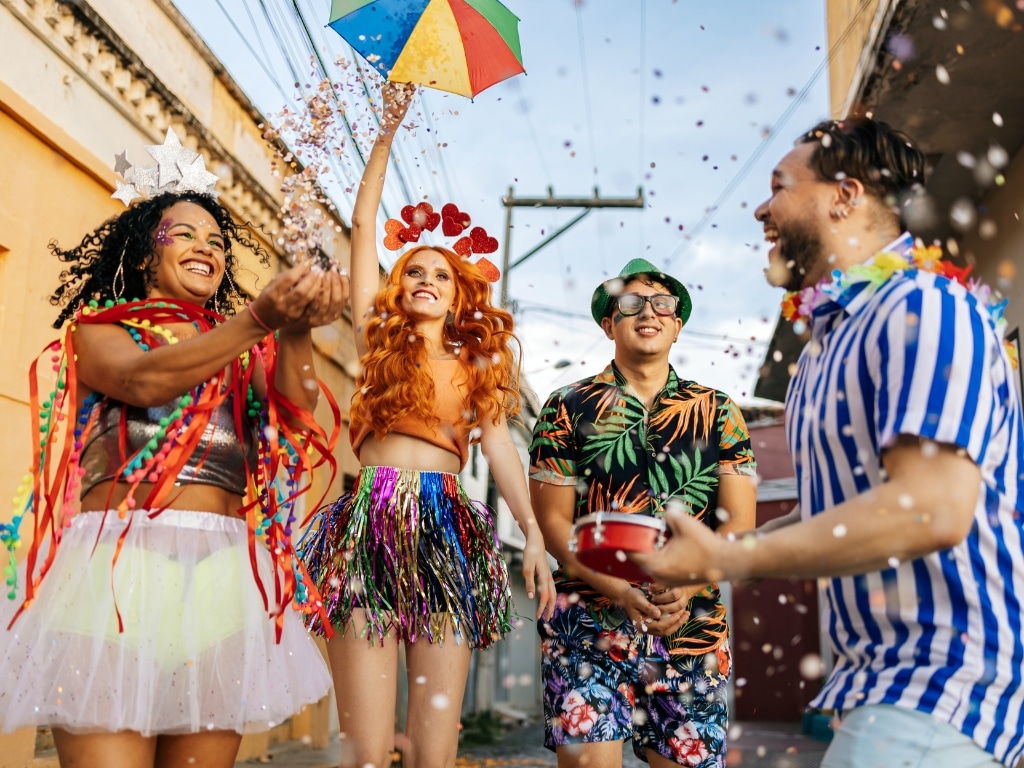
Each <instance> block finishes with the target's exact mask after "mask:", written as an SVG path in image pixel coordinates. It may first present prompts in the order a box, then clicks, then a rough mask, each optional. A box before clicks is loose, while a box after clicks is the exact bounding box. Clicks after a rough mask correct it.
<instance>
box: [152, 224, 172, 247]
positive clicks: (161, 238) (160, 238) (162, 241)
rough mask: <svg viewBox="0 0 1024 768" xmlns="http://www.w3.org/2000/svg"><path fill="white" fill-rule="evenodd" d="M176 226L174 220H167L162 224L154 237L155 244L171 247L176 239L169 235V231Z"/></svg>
mask: <svg viewBox="0 0 1024 768" xmlns="http://www.w3.org/2000/svg"><path fill="white" fill-rule="evenodd" d="M173 226H174V220H173V219H170V218H167V219H164V220H163V221H161V222H160V226H159V227H157V230H156V234H154V235H153V242H155V243H156V244H157V245H171V244H172V243H173V242H174V238H173V237H171V236H170V235H168V234H167V231H168V230H169V229H170V228H171V227H173Z"/></svg>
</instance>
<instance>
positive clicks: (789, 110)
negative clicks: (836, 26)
mask: <svg viewBox="0 0 1024 768" xmlns="http://www.w3.org/2000/svg"><path fill="white" fill-rule="evenodd" d="M871 2H872V0H861V4H860V7H859V8H858V9H857V13H856V14H854V16H853V18H852V19H851V20H850V23H849V24H847V25H846V28H845V29H844V30H843V33H842V34H841V35H840V36H839V37H838V38H837V39H836V41H835V43H833V45H832V47H831V48H830V49H829V52H828V55H827V56H826V57H825V58H824V59H823V60H822V61H821V63H820V64H818V66H817V68H816V69H815V70H814V72H813V73H812V74H811V77H810V79H809V80H808V81H807V82H806V83H805V84H804V87H803V88H801V89H800V91H799V93H797V94H796V96H795V97H794V98H793V101H792V102H790V104H789V106H788V107H786V109H785V110H784V111H783V112H782V114H781V115H780V116H779V118H778V119H777V120H776V121H775V123H774V124H773V125H772V127H771V129H770V130H769V132H768V135H767V136H765V137H764V139H762V140H761V143H760V144H759V145H758V146H757V147H756V148H755V149H754V151H753V153H751V155H750V157H749V158H747V161H746V162H745V163H744V164H743V166H742V167H741V168H740V170H739V171H738V172H737V173H736V175H735V176H733V177H732V178H731V179H730V180H729V183H728V184H726V186H725V188H724V189H723V190H722V192H721V194H719V196H718V198H717V199H716V200H715V202H714V203H712V204H711V206H710V207H708V208H707V209H706V210H705V211H704V215H703V216H702V217H701V219H700V221H698V222H697V224H696V225H695V226H694V228H693V229H692V230H690V234H689V236H688V238H687V239H686V240H685V241H684V242H682V243H681V244H680V245H679V246H678V247H677V248H676V249H675V250H674V251H673V252H672V253H671V254H669V255H668V257H667V258H666V259H665V266H666V267H668V266H671V264H672V260H673V259H675V258H677V257H678V256H681V255H683V254H684V253H685V252H686V251H687V250H688V249H689V248H690V246H691V245H692V244H693V243H694V242H696V239H697V238H698V237H699V236H700V234H701V233H703V231H704V229H705V228H706V227H707V225H708V224H710V223H711V220H712V219H713V218H714V217H715V215H716V214H717V213H718V211H720V210H721V208H722V206H723V205H725V202H726V201H727V200H728V199H729V198H730V197H731V196H732V194H733V193H734V192H735V191H736V189H737V188H738V187H739V185H740V184H741V183H742V182H743V180H744V179H745V178H746V177H747V174H749V173H750V171H752V170H753V169H754V166H755V165H757V163H758V162H759V161H760V160H761V158H762V157H763V156H764V153H765V152H766V151H767V150H768V147H769V146H771V144H772V142H773V141H775V139H776V137H777V136H778V135H779V134H780V133H781V129H782V126H784V125H785V124H786V123H787V122H788V121H789V118H790V117H792V116H793V113H794V112H796V110H797V108H798V107H799V106H800V104H802V103H803V101H804V100H805V99H806V98H807V96H808V94H809V93H810V91H811V88H813V87H814V84H815V83H816V82H817V81H818V78H819V77H821V75H822V73H823V72H825V71H826V70H827V69H828V65H829V64H830V63H832V59H834V58H835V57H836V54H838V53H839V50H840V48H841V47H842V45H843V43H845V42H846V39H847V38H848V37H849V36H850V35H851V34H852V33H853V29H854V26H855V25H856V24H857V22H858V21H859V20H860V17H861V16H862V15H863V14H864V12H865V11H866V10H867V9H868V6H869V5H871Z"/></svg>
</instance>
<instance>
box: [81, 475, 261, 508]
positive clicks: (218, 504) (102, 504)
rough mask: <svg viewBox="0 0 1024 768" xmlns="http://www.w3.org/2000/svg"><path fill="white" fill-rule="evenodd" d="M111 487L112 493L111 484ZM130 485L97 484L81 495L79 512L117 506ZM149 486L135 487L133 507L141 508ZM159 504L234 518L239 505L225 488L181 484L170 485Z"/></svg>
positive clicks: (150, 488)
mask: <svg viewBox="0 0 1024 768" xmlns="http://www.w3.org/2000/svg"><path fill="white" fill-rule="evenodd" d="M112 485H113V486H114V489H113V495H112V496H110V498H109V499H108V498H107V496H108V494H110V493H111V486H112ZM129 488H130V486H129V485H128V484H127V483H114V482H113V481H112V480H107V481H105V482H102V483H99V484H97V485H96V486H95V487H93V488H91V489H90V490H89V492H88V493H87V494H85V496H83V497H82V511H83V512H103V511H105V510H107V509H117V505H118V504H120V503H121V502H122V501H124V499H125V496H127V495H128V489H129ZM152 489H153V487H152V486H151V485H149V484H148V483H142V484H141V485H139V487H138V488H136V489H135V494H134V496H135V501H136V508H142V504H143V502H144V501H145V499H146V497H147V496H149V493H150V491H152ZM163 506H165V507H167V508H168V509H187V510H191V511H193V512H209V513H210V514H214V515H226V516H228V517H238V510H239V508H240V507H241V506H242V497H241V496H239V495H238V494H237V493H232V492H231V491H226V490H224V489H223V488H218V487H217V486H215V485H199V484H195V485H185V486H181V487H176V488H173V489H172V490H171V492H170V494H169V495H168V497H167V499H165V500H164V503H163Z"/></svg>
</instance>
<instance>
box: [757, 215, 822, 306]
mask: <svg viewBox="0 0 1024 768" xmlns="http://www.w3.org/2000/svg"><path fill="white" fill-rule="evenodd" d="M777 226H778V225H777ZM824 250H825V248H824V244H823V242H822V238H821V235H820V234H819V233H818V230H817V229H816V228H815V227H814V226H813V225H812V224H811V223H810V222H808V221H806V220H802V221H795V222H793V223H792V224H789V225H787V226H786V227H781V226H779V241H778V253H779V255H778V256H777V257H775V258H773V259H772V264H771V265H770V266H769V268H768V282H769V283H771V284H772V285H774V286H777V287H779V288H785V289H786V290H787V291H799V290H800V289H801V288H803V287H804V285H805V284H806V281H807V276H808V275H813V274H815V273H816V272H817V271H818V270H817V269H816V267H817V266H818V264H819V262H820V261H821V260H822V259H823V258H824Z"/></svg>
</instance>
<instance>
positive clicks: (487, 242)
mask: <svg viewBox="0 0 1024 768" xmlns="http://www.w3.org/2000/svg"><path fill="white" fill-rule="evenodd" d="M469 239H470V241H471V242H472V244H473V253H494V252H495V251H496V250H498V240H497V239H496V238H493V237H488V236H487V232H486V230H485V229H484V228H483V227H473V229H472V230H470V233H469Z"/></svg>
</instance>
